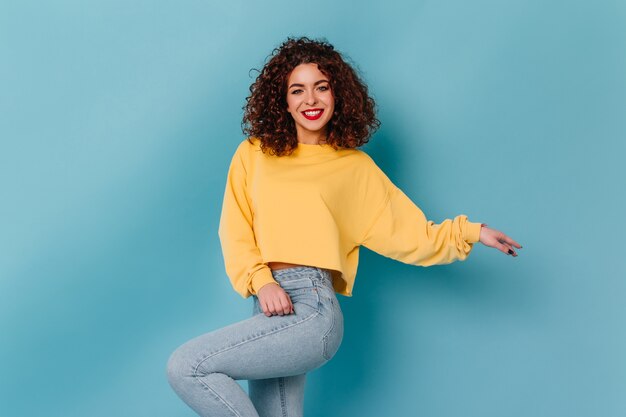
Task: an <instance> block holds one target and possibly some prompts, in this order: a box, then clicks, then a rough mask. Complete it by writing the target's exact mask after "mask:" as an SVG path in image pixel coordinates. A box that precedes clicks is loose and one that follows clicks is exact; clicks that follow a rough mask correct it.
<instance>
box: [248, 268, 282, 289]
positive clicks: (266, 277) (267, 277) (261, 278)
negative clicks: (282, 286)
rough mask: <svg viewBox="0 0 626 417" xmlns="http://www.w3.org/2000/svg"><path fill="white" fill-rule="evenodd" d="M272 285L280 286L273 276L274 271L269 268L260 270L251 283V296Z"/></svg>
mask: <svg viewBox="0 0 626 417" xmlns="http://www.w3.org/2000/svg"><path fill="white" fill-rule="evenodd" d="M272 283H274V284H278V282H276V280H275V279H274V276H273V275H272V270H271V269H270V268H269V267H267V268H263V269H260V270H258V271H257V272H256V274H254V276H253V277H252V281H251V282H250V294H252V295H256V294H257V293H258V292H259V290H260V289H261V287H263V286H265V285H267V284H272Z"/></svg>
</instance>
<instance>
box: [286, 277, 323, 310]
mask: <svg viewBox="0 0 626 417" xmlns="http://www.w3.org/2000/svg"><path fill="white" fill-rule="evenodd" d="M278 283H279V284H280V286H281V287H282V288H283V289H284V290H285V292H286V293H287V295H289V298H290V299H291V302H292V303H293V305H294V309H296V314H297V309H298V306H303V305H306V306H307V307H310V308H311V309H312V310H313V311H316V312H317V311H319V307H320V296H319V293H318V290H317V286H316V285H315V283H314V282H313V280H312V279H311V278H296V279H291V280H285V281H279V282H278Z"/></svg>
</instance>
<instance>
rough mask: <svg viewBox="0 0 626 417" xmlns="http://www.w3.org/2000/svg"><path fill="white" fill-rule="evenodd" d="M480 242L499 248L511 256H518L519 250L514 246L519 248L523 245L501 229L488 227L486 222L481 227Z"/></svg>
mask: <svg viewBox="0 0 626 417" xmlns="http://www.w3.org/2000/svg"><path fill="white" fill-rule="evenodd" d="M480 243H482V244H483V245H485V246H490V247H492V248H496V249H499V250H500V251H502V252H504V253H506V254H507V255H511V256H517V252H516V251H515V249H514V248H513V247H516V248H518V249H521V248H522V245H520V244H519V243H517V242H516V241H514V240H513V239H511V238H510V237H508V236H507V235H505V234H504V233H502V232H501V231H499V230H496V229H492V228H490V227H487V225H486V224H484V223H483V226H482V227H481V228H480Z"/></svg>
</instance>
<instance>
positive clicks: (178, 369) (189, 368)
mask: <svg viewBox="0 0 626 417" xmlns="http://www.w3.org/2000/svg"><path fill="white" fill-rule="evenodd" d="M166 373H167V380H168V382H169V383H170V385H171V386H172V387H173V388H176V386H177V385H178V384H180V383H181V382H182V381H184V379H185V378H189V377H191V376H193V373H194V370H193V365H192V364H191V363H190V362H189V360H188V358H187V357H186V355H185V354H184V351H183V349H181V348H180V347H179V348H178V349H176V350H175V351H174V352H172V354H171V355H170V357H169V359H168V360H167V367H166Z"/></svg>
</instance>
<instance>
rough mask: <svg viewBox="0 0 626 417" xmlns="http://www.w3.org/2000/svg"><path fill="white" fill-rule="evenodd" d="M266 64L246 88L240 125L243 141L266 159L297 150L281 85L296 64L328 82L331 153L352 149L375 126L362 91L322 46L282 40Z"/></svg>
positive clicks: (333, 52)
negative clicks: (256, 144) (255, 143)
mask: <svg viewBox="0 0 626 417" xmlns="http://www.w3.org/2000/svg"><path fill="white" fill-rule="evenodd" d="M268 58H269V61H268V62H267V63H266V64H265V66H264V67H263V69H262V70H260V71H258V70H257V71H258V72H259V76H258V77H257V79H256V81H255V82H254V83H253V84H252V85H251V86H250V96H249V97H247V98H246V105H245V106H244V107H243V110H244V115H243V122H242V130H243V132H244V134H245V135H248V136H249V138H248V140H249V141H250V142H252V140H251V138H250V137H257V138H259V139H260V140H261V150H262V151H263V152H266V150H268V149H269V153H270V155H278V156H282V155H289V154H291V153H292V152H293V150H294V149H295V148H296V147H297V144H298V140H297V134H296V127H295V122H294V120H293V117H292V116H291V114H290V113H289V112H288V111H287V80H288V79H289V75H290V74H291V71H293V69H294V68H295V67H297V66H298V65H300V64H308V63H314V64H317V66H318V68H319V70H320V71H321V72H322V73H323V74H324V75H326V76H327V77H328V78H329V82H330V88H331V91H332V93H333V96H334V98H335V111H334V113H333V115H332V118H331V119H330V121H329V122H328V125H327V126H326V128H327V132H326V133H327V135H326V143H327V144H329V145H331V146H332V147H333V148H334V149H338V148H339V147H342V148H357V147H359V146H362V145H364V144H365V143H367V142H368V141H369V138H370V136H371V135H372V134H373V133H374V132H375V131H376V130H377V129H378V127H379V126H380V121H379V120H378V119H377V118H376V111H375V110H376V104H375V102H374V100H373V99H372V98H371V97H370V96H369V94H368V90H367V85H366V84H365V83H364V82H363V81H362V80H361V78H360V77H359V75H358V74H357V72H356V71H355V70H354V68H352V66H350V65H349V64H348V63H347V62H346V61H345V60H344V58H343V57H342V55H341V54H340V53H339V52H338V51H336V50H335V48H334V47H333V46H332V45H331V44H330V43H328V42H327V41H326V40H312V39H309V38H307V37H300V38H287V40H286V41H284V42H283V43H282V44H281V45H280V46H279V47H278V48H276V49H274V51H273V52H272V54H271V55H270V56H269V57H268Z"/></svg>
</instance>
